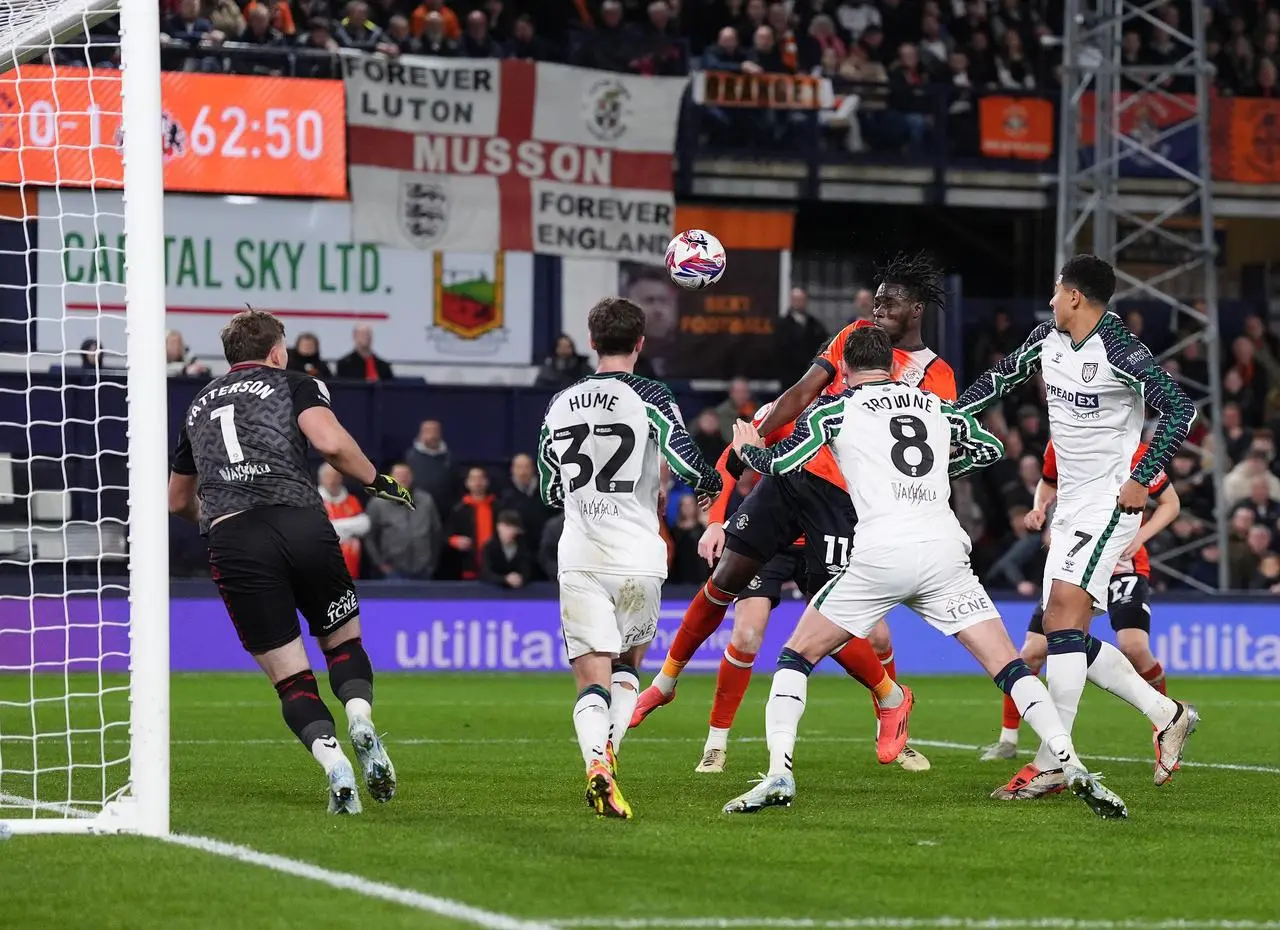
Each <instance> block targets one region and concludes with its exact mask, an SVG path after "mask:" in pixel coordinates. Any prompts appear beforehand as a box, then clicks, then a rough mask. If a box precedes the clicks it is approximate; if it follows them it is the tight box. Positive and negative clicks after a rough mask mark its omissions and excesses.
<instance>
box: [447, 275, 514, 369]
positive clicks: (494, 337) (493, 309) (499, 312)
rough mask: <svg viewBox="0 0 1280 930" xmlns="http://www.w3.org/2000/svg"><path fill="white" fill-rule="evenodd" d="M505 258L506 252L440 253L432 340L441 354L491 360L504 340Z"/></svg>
mask: <svg viewBox="0 0 1280 930" xmlns="http://www.w3.org/2000/svg"><path fill="white" fill-rule="evenodd" d="M505 278H506V256H505V255H504V254H503V253H502V252H496V253H488V254H480V253H449V252H436V253H435V255H434V256H433V262H432V282H433V284H434V297H435V300H434V306H435V310H434V313H433V316H432V324H433V325H432V327H431V331H430V337H431V339H432V341H434V342H437V343H438V344H439V348H440V350H441V351H442V352H448V353H450V354H453V355H459V356H469V357H474V356H478V355H489V354H492V353H494V352H496V351H498V348H499V347H500V346H501V345H502V343H504V342H505V341H506V328H505V326H504V308H505V306H506V304H505V295H504V290H505Z"/></svg>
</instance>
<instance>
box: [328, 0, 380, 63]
mask: <svg viewBox="0 0 1280 930" xmlns="http://www.w3.org/2000/svg"><path fill="white" fill-rule="evenodd" d="M335 38H336V39H337V40H338V44H339V45H341V46H344V47H346V48H355V49H359V50H360V51H362V52H372V51H373V50H374V49H376V48H377V47H378V43H379V42H380V41H381V40H382V30H381V29H379V28H378V27H377V25H375V24H374V22H373V20H371V19H369V4H367V3H365V2H364V0H351V2H350V3H348V4H347V15H346V17H344V18H343V20H342V22H340V23H339V24H338V34H337V35H336V36H335Z"/></svg>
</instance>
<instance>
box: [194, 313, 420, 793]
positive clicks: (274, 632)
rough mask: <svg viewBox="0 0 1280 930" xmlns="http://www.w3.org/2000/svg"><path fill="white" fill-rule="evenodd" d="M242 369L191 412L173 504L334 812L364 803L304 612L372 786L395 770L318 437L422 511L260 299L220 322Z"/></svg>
mask: <svg viewBox="0 0 1280 930" xmlns="http://www.w3.org/2000/svg"><path fill="white" fill-rule="evenodd" d="M222 348H223V352H224V354H225V355H226V357H227V361H228V362H229V363H230V364H231V370H230V371H228V372H227V373H226V374H225V375H222V376H221V377H219V378H215V379H214V380H213V381H211V382H209V384H208V385H206V386H205V387H204V389H203V390H202V391H201V392H200V394H199V395H198V396H197V397H196V399H195V400H194V401H193V402H192V404H191V407H190V408H189V409H188V411H187V417H186V420H185V421H184V422H183V425H182V432H181V435H180V436H179V438H178V447H177V449H176V450H175V451H174V453H173V461H172V464H171V474H170V476H169V510H170V512H172V513H175V514H177V515H178V516H181V517H185V518H187V519H189V520H192V521H198V522H199V524H200V530H201V532H202V533H203V534H204V535H205V537H206V539H207V540H208V544H209V567H210V569H211V571H212V575H213V580H214V582H216V583H217V585H218V591H219V592H220V593H221V595H222V600H223V603H225V604H226V607H227V614H228V615H229V616H230V617H231V622H232V624H233V625H234V626H235V628H236V633H237V634H238V635H239V637H240V642H241V644H242V645H243V646H244V648H245V650H246V651H248V652H249V653H250V654H251V655H252V656H253V657H254V659H255V660H256V661H257V663H258V665H260V666H261V667H262V670H263V671H264V672H266V674H267V677H268V678H270V679H271V683H272V684H273V685H275V689H276V693H277V694H278V695H279V696H280V707H281V710H282V711H283V713H284V720H285V723H287V724H288V725H289V729H291V730H292V731H293V732H294V734H295V735H296V736H297V737H298V739H299V740H301V741H302V745H303V746H305V747H306V748H307V749H308V750H310V751H311V754H312V755H313V756H315V759H316V761H317V762H318V763H319V764H320V765H321V767H322V768H323V769H324V771H325V775H326V776H327V777H328V780H329V812H330V813H333V814H358V813H360V810H361V806H360V795H359V792H358V791H357V788H356V779H355V770H354V768H353V767H352V765H351V762H350V761H349V760H348V759H347V756H346V754H345V753H344V752H343V751H342V748H341V746H340V745H339V743H338V738H337V731H336V728H335V724H334V720H333V715H332V714H331V713H329V709H328V708H327V707H326V706H325V703H324V701H323V700H322V699H321V697H320V691H319V688H318V686H317V684H316V677H315V675H314V674H313V673H312V671H311V665H310V662H309V661H308V659H307V653H306V650H305V649H304V647H303V643H302V633H301V628H300V626H299V623H298V614H299V613H301V614H302V616H303V617H304V618H306V621H307V627H308V629H309V630H310V633H311V635H312V636H314V637H315V638H316V640H317V641H318V642H319V644H320V648H321V649H323V650H324V656H325V661H326V663H327V664H328V666H329V685H330V687H331V688H332V689H333V693H334V694H335V695H336V696H337V698H338V700H339V701H341V702H342V704H343V706H344V708H345V710H346V714H347V732H348V734H349V736H350V738H351V744H352V747H353V748H354V749H355V753H356V760H357V762H358V764H359V765H360V768H361V770H362V773H363V775H364V781H365V785H366V786H367V788H368V790H369V794H370V795H371V796H372V797H373V798H374V800H376V801H381V802H386V801H389V800H391V798H392V796H393V795H394V794H395V791H396V771H395V767H394V766H393V765H392V764H391V759H390V757H388V755H387V751H386V748H385V747H384V746H383V745H382V741H381V740H380V739H379V738H378V735H377V731H376V730H374V727H373V719H372V715H373V666H372V665H371V664H370V662H369V656H368V654H367V653H366V652H365V650H364V646H363V645H362V643H361V642H360V604H359V601H358V599H357V598H356V590H355V585H354V584H353V583H352V581H351V574H350V573H349V572H348V571H347V566H346V562H345V561H344V560H343V557H342V550H341V549H340V548H339V545H338V537H337V534H336V533H335V532H334V530H333V527H332V525H331V524H330V523H329V518H328V516H327V515H326V514H325V511H324V506H323V504H322V502H321V500H320V496H319V494H318V493H317V492H316V486H315V482H314V481H313V480H312V478H311V474H310V469H309V467H308V465H307V443H308V441H309V442H310V443H311V445H312V446H314V447H315V449H316V451H318V452H319V453H320V454H321V455H323V456H324V458H325V461H327V462H328V463H329V464H330V465H332V466H333V467H334V468H336V469H337V470H338V471H340V472H342V474H344V475H346V476H347V477H348V478H353V479H355V480H356V481H359V482H360V483H361V484H363V485H364V487H365V490H366V491H368V492H369V493H370V494H372V495H375V496H377V497H381V498H383V499H385V500H390V501H395V502H396V503H399V504H403V505H404V506H406V507H409V508H410V509H412V508H413V499H412V497H411V495H410V492H409V490H408V489H406V488H405V487H404V486H402V485H401V484H400V483H399V482H398V481H396V480H395V479H394V478H392V477H390V476H388V475H381V474H379V473H378V471H377V469H375V468H374V467H373V464H372V463H371V462H370V461H369V459H368V458H367V457H366V456H365V454H364V453H363V452H361V451H360V447H359V446H358V445H357V444H356V441H355V440H354V439H352V438H351V435H350V434H349V433H348V432H347V431H346V430H345V429H343V428H342V424H340V423H339V422H338V420H337V418H336V417H335V416H334V415H333V411H331V410H330V409H329V389H328V388H327V387H326V386H325V384H324V382H323V381H319V380H317V379H315V378H312V377H310V376H308V375H305V374H303V373H301V372H297V371H287V370H286V369H285V360H286V350H285V343H284V326H283V324H281V322H280V321H279V320H278V319H276V318H275V317H274V316H272V315H271V314H270V313H266V312H264V311H261V310H253V309H249V310H245V311H243V312H241V313H238V314H236V315H235V316H234V317H232V318H231V321H230V322H229V323H227V325H226V326H225V327H224V328H223V330H222Z"/></svg>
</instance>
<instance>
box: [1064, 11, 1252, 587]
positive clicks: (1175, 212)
mask: <svg viewBox="0 0 1280 930" xmlns="http://www.w3.org/2000/svg"><path fill="white" fill-rule="evenodd" d="M1170 11H1173V12H1170ZM1191 11H1192V17H1191V24H1190V30H1189V31H1188V30H1186V29H1185V28H1184V27H1183V26H1182V24H1180V23H1179V22H1178V18H1177V12H1176V10H1174V5H1173V4H1166V2H1165V0H1142V2H1130V0H1067V3H1066V22H1065V24H1064V30H1063V73H1062V102H1061V107H1060V113H1059V130H1060V133H1059V146H1058V148H1059V165H1058V227H1057V233H1058V235H1057V267H1061V266H1062V263H1063V262H1064V261H1065V260H1066V259H1067V258H1068V257H1070V256H1071V255H1073V254H1075V253H1076V252H1078V251H1085V248H1084V246H1085V245H1086V244H1088V246H1089V249H1088V250H1089V251H1092V252H1093V253H1094V254H1095V255H1098V256H1100V257H1102V258H1105V259H1107V260H1108V261H1110V262H1111V263H1112V264H1113V265H1115V266H1116V278H1117V290H1116V295H1115V300H1116V303H1117V305H1118V304H1119V303H1120V302H1122V301H1126V300H1129V301H1145V302H1157V303H1160V304H1163V305H1165V306H1167V307H1168V308H1169V310H1170V314H1171V321H1170V324H1171V329H1172V330H1173V332H1174V333H1175V334H1176V340H1175V343H1174V345H1173V346H1172V347H1170V348H1169V349H1168V350H1166V351H1164V352H1163V353H1161V354H1160V355H1159V357H1158V361H1159V362H1161V363H1162V364H1163V363H1164V362H1165V361H1166V360H1168V359H1170V358H1172V357H1174V356H1176V355H1178V354H1179V353H1180V352H1182V351H1183V349H1184V348H1186V347H1187V346H1188V345H1190V344H1191V343H1200V344H1201V346H1202V347H1203V351H1204V357H1205V359H1206V361H1207V363H1208V371H1209V383H1208V384H1201V383H1199V382H1197V381H1194V380H1192V379H1190V378H1188V377H1186V376H1185V374H1182V373H1180V372H1175V373H1174V377H1175V378H1176V379H1177V380H1178V381H1179V382H1180V383H1181V384H1182V386H1183V387H1184V388H1185V389H1186V390H1187V392H1188V393H1189V394H1190V395H1191V396H1192V397H1193V398H1195V399H1196V401H1197V406H1198V407H1199V410H1200V416H1202V417H1204V418H1205V420H1207V421H1208V422H1209V423H1211V424H1212V431H1211V435H1212V436H1213V450H1210V451H1212V452H1216V454H1213V455H1212V456H1211V458H1212V461H1213V483H1214V490H1215V499H1216V501H1217V507H1216V525H1215V526H1214V527H1213V528H1212V530H1211V531H1210V532H1208V533H1207V534H1206V535H1203V536H1202V537H1201V538H1198V539H1196V540H1194V541H1191V542H1188V543H1185V544H1183V545H1180V546H1178V547H1177V548H1175V549H1173V550H1169V551H1166V552H1164V553H1162V554H1161V555H1160V556H1159V557H1154V558H1153V559H1152V566H1153V567H1154V568H1156V569H1157V570H1159V571H1162V572H1164V573H1165V574H1168V575H1171V576H1174V577H1177V578H1178V579H1180V580H1181V581H1183V582H1185V583H1187V584H1189V585H1191V586H1192V587H1195V588H1200V589H1203V590H1209V591H1212V590H1214V589H1213V588H1208V587H1206V586H1205V585H1204V584H1203V583H1201V582H1199V581H1197V580H1196V579H1193V578H1188V577H1187V576H1185V575H1184V574H1183V573H1181V572H1179V571H1177V570H1176V569H1174V568H1173V567H1172V566H1171V565H1170V562H1171V561H1172V559H1173V558H1174V557H1175V556H1177V555H1181V554H1183V553H1186V552H1189V551H1195V550H1199V549H1201V548H1203V547H1205V546H1208V545H1217V546H1218V552H1219V561H1218V585H1219V588H1221V589H1224V590H1225V589H1226V588H1227V586H1228V583H1227V558H1226V555H1227V552H1226V545H1225V543H1226V539H1227V514H1226V507H1227V504H1226V502H1225V501H1224V500H1223V493H1222V479H1223V473H1224V464H1223V463H1224V460H1223V455H1222V450H1223V449H1224V448H1225V445H1224V442H1223V437H1222V425H1221V418H1220V417H1219V411H1220V410H1221V406H1222V370H1221V366H1222V359H1221V352H1220V348H1219V336H1218V282H1217V273H1216V270H1215V266H1214V259H1215V255H1216V246H1215V242H1214V216H1213V191H1212V189H1211V187H1212V179H1211V177H1210V150H1209V100H1210V96H1209V94H1210V86H1211V82H1212V73H1213V72H1212V68H1211V67H1210V64H1209V62H1208V61H1207V60H1206V58H1205V54H1204V48H1205V42H1204V35H1205V29H1204V25H1205V24H1204V6H1203V5H1202V4H1200V3H1192V4H1191ZM1126 30H1137V31H1139V32H1141V33H1143V34H1150V35H1151V36H1158V37H1160V38H1162V40H1163V41H1164V43H1166V44H1167V46H1168V49H1167V53H1166V55H1165V56H1164V57H1165V59H1166V61H1165V63H1162V64H1158V65H1151V64H1145V65H1130V64H1126V63H1125V58H1124V55H1123V50H1122V45H1121V42H1122V37H1123V35H1124V33H1125V31H1126ZM1178 89H1183V90H1185V91H1186V92H1185V93H1173V92H1172V91H1173V90H1178ZM1152 112H1159V113H1161V114H1163V117H1164V118H1162V119H1160V120H1159V121H1153V120H1151V119H1149V118H1144V117H1145V115H1146V114H1150V113H1152ZM1188 120H1191V121H1194V124H1195V125H1194V128H1193V129H1190V130H1188V127H1187V125H1186V123H1187V121H1188ZM1090 124H1091V128H1092V130H1093V145H1092V147H1086V146H1082V145H1080V144H1079V141H1078V140H1082V139H1085V138H1087V135H1086V134H1085V133H1084V132H1083V130H1085V129H1086V128H1090ZM1162 127H1163V128H1162ZM1188 131H1190V132H1193V133H1194V134H1195V143H1194V156H1193V158H1192V159H1190V160H1187V159H1181V160H1183V161H1184V162H1187V161H1189V163H1190V165H1191V167H1190V168H1188V167H1184V166H1183V165H1182V164H1178V163H1177V162H1176V161H1175V160H1173V159H1172V158H1171V157H1170V154H1171V153H1170V151H1169V144H1168V143H1169V141H1170V140H1171V138H1172V137H1174V136H1175V134H1178V133H1183V134H1185V133H1187V132H1188ZM1132 174H1142V175H1145V176H1146V177H1148V178H1150V177H1151V176H1152V175H1153V174H1155V175H1163V176H1164V179H1163V180H1145V181H1144V180H1136V179H1131V178H1129V177H1127V176H1128V175H1132ZM1138 243H1143V244H1151V245H1158V246H1159V247H1160V248H1162V249H1163V250H1165V252H1164V254H1173V255H1176V256H1177V259H1176V262H1177V263H1176V264H1174V265H1173V266H1171V267H1164V268H1160V269H1158V270H1153V271H1152V273H1150V274H1145V273H1143V269H1141V268H1140V267H1139V268H1130V269H1129V270H1126V267H1125V264H1124V259H1125V251H1126V249H1130V248H1132V247H1133V246H1135V244H1138ZM1175 293H1176V294H1180V295H1183V296H1182V297H1179V296H1174V294H1175Z"/></svg>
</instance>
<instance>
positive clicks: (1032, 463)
mask: <svg viewBox="0 0 1280 930" xmlns="http://www.w3.org/2000/svg"><path fill="white" fill-rule="evenodd" d="M1041 470H1042V466H1041V464H1040V457H1039V456H1038V455H1032V454H1031V453H1029V452H1028V453H1027V454H1026V455H1023V456H1022V457H1021V458H1019V459H1018V479H1017V480H1016V481H1014V482H1012V483H1011V484H1007V485H1005V486H1004V487H1003V488H1001V495H1000V496H1001V497H1003V498H1004V500H1005V502H1006V503H1008V504H1009V505H1010V506H1017V507H1025V508H1026V509H1027V510H1030V509H1031V508H1032V506H1034V503H1035V498H1036V485H1038V484H1039V483H1040V474H1041Z"/></svg>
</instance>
